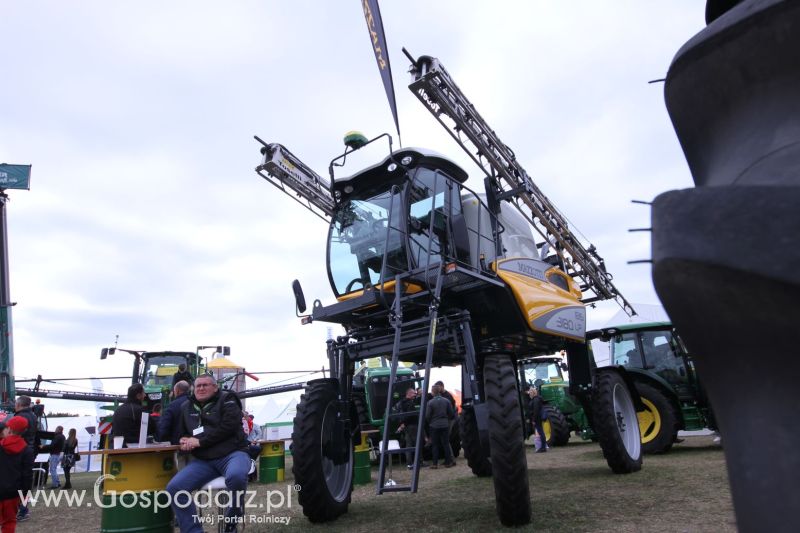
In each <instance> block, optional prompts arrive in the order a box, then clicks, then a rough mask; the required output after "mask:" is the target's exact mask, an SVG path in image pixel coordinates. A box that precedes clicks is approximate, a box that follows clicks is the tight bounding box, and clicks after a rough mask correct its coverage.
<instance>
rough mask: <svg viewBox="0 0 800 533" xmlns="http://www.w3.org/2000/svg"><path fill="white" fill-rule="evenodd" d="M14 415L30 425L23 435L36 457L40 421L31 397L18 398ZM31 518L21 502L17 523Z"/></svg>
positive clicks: (26, 507) (25, 506)
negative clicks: (32, 406) (32, 405)
mask: <svg viewBox="0 0 800 533" xmlns="http://www.w3.org/2000/svg"><path fill="white" fill-rule="evenodd" d="M14 414H15V416H21V417H22V418H24V419H25V421H26V422H27V423H28V425H27V426H26V427H25V432H24V433H23V435H22V438H23V439H24V440H25V443H26V444H27V446H28V448H30V450H31V455H32V456H34V457H35V456H36V448H37V447H38V442H37V440H38V439H37V438H36V434H37V429H38V428H39V420H38V419H37V417H36V415H35V414H34V412H33V409H32V408H31V397H30V396H19V397H18V398H17V401H16V402H15V403H14ZM30 517H31V512H30V510H29V509H28V506H27V505H24V504H22V503H21V502H20V504H19V509H18V511H17V522H24V521H25V520H28V519H29V518H30Z"/></svg>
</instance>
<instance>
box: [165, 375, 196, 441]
mask: <svg viewBox="0 0 800 533" xmlns="http://www.w3.org/2000/svg"><path fill="white" fill-rule="evenodd" d="M190 388H191V385H189V383H188V382H187V381H178V382H177V383H175V385H174V386H173V387H172V401H171V402H169V405H168V406H167V408H166V409H165V410H164V412H163V413H161V418H160V419H159V420H158V431H157V436H158V440H159V441H160V442H166V441H169V442H170V443H171V444H179V442H180V440H181V437H182V436H183V435H182V434H181V424H180V422H181V411H183V404H185V403H186V402H187V401H188V400H189V389H190Z"/></svg>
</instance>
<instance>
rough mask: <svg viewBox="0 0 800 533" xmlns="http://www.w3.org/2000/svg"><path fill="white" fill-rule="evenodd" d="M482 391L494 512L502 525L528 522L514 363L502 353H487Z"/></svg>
mask: <svg viewBox="0 0 800 533" xmlns="http://www.w3.org/2000/svg"><path fill="white" fill-rule="evenodd" d="M483 381H484V390H485V392H486V403H487V406H488V408H489V449H490V454H491V459H492V476H493V478H494V494H495V499H496V500H497V515H498V517H499V518H500V522H502V523H503V525H505V526H520V525H524V524H527V523H529V522H530V521H531V494H530V489H529V487H528V461H527V459H526V457H525V440H524V434H523V430H522V413H521V411H520V405H519V392H518V391H517V379H516V373H515V371H514V364H513V363H512V362H511V359H510V358H509V357H508V356H506V355H502V354H493V355H488V356H486V360H485V362H484V367H483Z"/></svg>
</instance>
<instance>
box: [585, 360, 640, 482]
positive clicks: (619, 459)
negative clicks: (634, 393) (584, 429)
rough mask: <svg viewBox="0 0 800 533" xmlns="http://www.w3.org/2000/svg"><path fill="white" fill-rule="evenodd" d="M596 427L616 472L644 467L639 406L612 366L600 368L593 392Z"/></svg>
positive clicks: (622, 472)
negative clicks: (638, 413) (637, 408)
mask: <svg viewBox="0 0 800 533" xmlns="http://www.w3.org/2000/svg"><path fill="white" fill-rule="evenodd" d="M592 409H593V411H594V412H593V415H592V416H593V422H594V424H593V425H594V431H595V433H597V438H598V439H599V441H600V447H601V448H602V449H603V456H605V458H606V462H608V466H610V467H611V470H612V471H613V472H614V473H615V474H629V473H631V472H636V471H637V470H640V469H641V468H642V439H641V436H640V434H639V421H638V419H637V418H636V408H635V407H634V404H633V399H632V398H631V394H630V391H629V390H628V387H627V386H626V385H625V381H624V380H623V379H622V376H620V375H619V374H618V373H617V372H615V371H613V370H605V371H604V370H598V371H597V375H596V378H595V387H594V392H593V395H592Z"/></svg>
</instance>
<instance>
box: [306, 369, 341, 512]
mask: <svg viewBox="0 0 800 533" xmlns="http://www.w3.org/2000/svg"><path fill="white" fill-rule="evenodd" d="M336 397H337V393H336V386H335V384H334V383H333V382H331V381H330V380H324V381H323V380H320V382H317V383H312V384H310V385H309V386H308V387H307V388H306V392H305V394H303V396H302V397H301V398H300V403H298V404H297V415H296V416H295V418H294V431H293V432H292V443H293V448H292V459H293V460H292V473H293V474H294V479H295V482H296V483H297V484H299V485H300V492H298V494H297V496H298V500H299V501H300V505H302V506H303V514H305V515H306V516H307V517H308V519H309V520H310V521H311V522H328V521H330V520H335V519H336V518H337V517H339V516H340V515H342V514H344V513H346V512H347V506H348V504H349V503H350V494H351V493H352V491H353V442H352V438H351V436H350V433H349V432H348V431H346V430H345V428H343V427H342V426H341V424H339V423H337V420H339V419H341V417H340V416H338V415H337V413H338V410H339V404H338V402H337V399H336Z"/></svg>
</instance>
